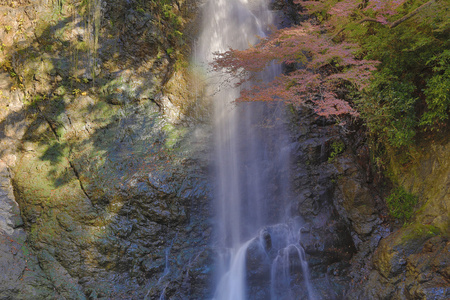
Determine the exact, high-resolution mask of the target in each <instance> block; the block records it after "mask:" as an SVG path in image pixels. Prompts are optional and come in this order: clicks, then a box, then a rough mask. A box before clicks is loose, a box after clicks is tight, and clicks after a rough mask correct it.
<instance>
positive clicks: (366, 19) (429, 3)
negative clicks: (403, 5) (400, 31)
mask: <svg viewBox="0 0 450 300" xmlns="http://www.w3.org/2000/svg"><path fill="white" fill-rule="evenodd" d="M437 1H439V0H430V1H428V2H426V3H424V4H422V5H421V6H419V7H418V8H416V9H415V10H413V11H412V12H410V13H409V14H407V15H405V16H403V17H402V18H400V19H398V20H397V21H395V22H388V23H385V22H382V21H380V20H377V19H373V18H364V19H362V20H359V21H358V22H356V23H355V24H362V23H366V22H373V23H380V24H383V25H387V26H388V27H389V28H395V27H397V26H398V25H400V24H401V23H403V22H405V21H406V20H409V19H410V18H412V17H414V16H415V15H417V14H418V13H419V12H420V11H422V10H424V9H425V8H427V7H429V6H430V5H432V4H434V3H435V2H437ZM347 25H348V24H347ZM347 25H346V26H344V27H343V28H341V29H340V30H339V31H338V32H336V33H335V34H334V35H333V36H332V37H331V40H333V39H334V38H335V37H337V36H338V35H339V34H341V33H342V32H343V31H344V30H345V29H347Z"/></svg>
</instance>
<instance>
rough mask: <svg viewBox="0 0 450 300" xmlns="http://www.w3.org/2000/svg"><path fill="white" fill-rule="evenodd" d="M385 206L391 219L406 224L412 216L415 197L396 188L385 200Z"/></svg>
mask: <svg viewBox="0 0 450 300" xmlns="http://www.w3.org/2000/svg"><path fill="white" fill-rule="evenodd" d="M386 204H387V206H388V209H389V214H390V215H391V217H393V218H396V219H398V220H400V221H402V222H406V221H408V220H409V219H410V218H411V217H412V215H413V214H414V207H415V206H416V204H417V197H416V196H414V195H413V194H410V193H408V192H407V191H405V189H404V188H403V187H398V188H396V189H394V191H393V192H392V193H391V194H390V195H389V196H388V197H387V198H386Z"/></svg>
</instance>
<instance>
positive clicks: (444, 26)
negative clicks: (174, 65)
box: [213, 0, 450, 145]
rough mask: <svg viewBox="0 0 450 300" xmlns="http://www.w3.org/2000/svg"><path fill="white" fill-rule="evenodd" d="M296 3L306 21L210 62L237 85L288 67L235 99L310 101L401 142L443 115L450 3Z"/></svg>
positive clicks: (447, 104)
mask: <svg viewBox="0 0 450 300" xmlns="http://www.w3.org/2000/svg"><path fill="white" fill-rule="evenodd" d="M294 3H296V4H299V5H301V6H302V8H303V9H302V11H303V12H302V13H303V14H306V15H307V17H306V18H304V19H306V20H307V21H304V22H303V23H301V24H298V25H296V26H294V27H290V28H284V29H280V30H277V31H275V32H273V33H271V34H270V35H269V36H267V37H265V38H262V39H261V41H260V42H259V43H258V44H256V45H254V46H253V47H251V48H249V49H247V50H243V51H238V50H235V49H230V50H229V51H227V52H225V53H217V59H216V60H215V62H214V63H213V67H214V68H215V69H216V70H223V71H225V72H227V73H228V74H231V75H232V76H235V77H237V78H239V79H240V80H239V82H238V84H242V83H243V82H246V81H248V80H253V82H254V80H257V79H258V74H259V72H261V71H262V70H264V69H265V68H267V67H268V66H269V65H271V64H273V63H274V62H275V63H277V64H280V65H282V66H284V67H285V68H284V69H285V71H284V72H283V73H282V74H281V75H279V76H278V77H276V78H275V79H274V80H273V81H271V82H261V83H260V84H252V87H251V88H247V89H244V90H243V92H242V93H241V97H240V98H239V99H238V101H286V102H288V103H293V104H302V105H304V104H307V105H311V106H312V107H313V108H314V110H315V111H316V113H317V114H319V115H323V116H339V115H343V114H346V115H351V116H358V115H361V116H362V117H363V118H364V119H365V120H366V122H367V124H368V126H369V127H370V129H372V130H373V131H377V132H378V131H380V133H379V134H380V136H381V135H383V132H384V138H385V139H386V140H389V141H390V142H391V143H395V142H396V143H398V144H399V145H402V144H405V143H408V142H409V141H411V138H412V137H413V136H414V132H415V131H416V130H417V128H418V127H420V126H428V127H429V128H431V127H433V126H436V124H437V123H436V122H434V121H432V120H434V119H436V118H437V119H438V120H439V122H440V125H439V124H438V126H441V125H442V122H445V121H446V120H448V111H449V108H450V96H448V94H449V93H448V88H447V90H446V89H445V85H446V84H447V83H450V77H449V75H450V74H449V73H450V72H448V71H446V70H447V69H448V68H447V66H449V67H450V61H449V60H448V55H447V54H446V53H449V52H448V51H450V50H449V48H450V47H449V46H450V45H449V28H450V26H449V25H450V23H449V20H450V13H449V9H450V8H449V6H450V5H449V3H448V1H446V0H428V1H425V0H385V1H382V0H342V1H339V0H318V1H301V0H294ZM299 13H300V12H299ZM433 78H434V79H433ZM433 85H434V86H435V87H434V88H432V86H433ZM431 89H432V90H431ZM436 89H438V91H440V92H439V93H438V94H439V95H436ZM350 94H351V95H352V98H353V99H352V100H354V101H351V102H352V104H350V103H349V102H348V101H346V99H347V100H348V99H349V98H350V97H349V95H350ZM430 95H433V96H432V98H433V99H431V96H430ZM389 97H392V99H389ZM436 99H439V100H436ZM436 101H438V102H439V103H436ZM354 103H356V105H354ZM371 114H372V115H371ZM373 114H375V115H376V118H374V117H373ZM383 126H384V127H383ZM405 128H406V129H407V130H409V133H408V132H406V131H404V129H405ZM402 130H403V131H402ZM411 132H412V134H410V133H411ZM377 134H378V133H377ZM396 139H397V141H394V140H396Z"/></svg>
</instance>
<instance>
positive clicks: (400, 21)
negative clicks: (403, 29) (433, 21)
mask: <svg viewBox="0 0 450 300" xmlns="http://www.w3.org/2000/svg"><path fill="white" fill-rule="evenodd" d="M437 1H438V0H430V1H428V2H426V3H424V4H422V5H421V6H419V7H418V8H416V9H415V10H413V11H412V12H410V13H409V14H407V15H406V16H404V17H403V18H400V19H398V20H397V21H395V22H392V23H390V24H389V28H394V27H397V26H398V25H400V24H401V23H403V22H405V21H406V20H408V19H410V18H412V17H413V16H415V15H417V13H418V12H420V11H421V10H423V9H425V8H427V7H428V6H430V5H431V4H433V3H435V2H437Z"/></svg>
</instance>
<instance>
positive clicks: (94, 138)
mask: <svg viewBox="0 0 450 300" xmlns="http://www.w3.org/2000/svg"><path fill="white" fill-rule="evenodd" d="M155 108H156V106H155V105H154V104H153V105H152V104H149V105H148V106H141V107H129V109H131V111H132V112H133V114H129V116H128V117H124V118H122V119H121V120H120V121H116V122H111V123H109V125H108V127H107V128H98V127H95V126H96V125H95V123H93V124H92V128H91V129H90V131H91V134H90V135H88V136H85V137H84V138H82V139H80V140H78V142H76V143H75V142H74V141H72V142H71V143H67V144H64V143H61V142H58V141H56V140H55V139H53V140H51V141H49V142H48V144H47V143H43V144H42V145H39V144H30V145H29V150H30V152H24V153H22V155H21V157H20V159H19V162H18V165H17V166H16V168H15V174H16V175H15V179H14V184H15V191H16V195H17V198H18V199H19V202H20V207H21V209H22V215H23V216H24V219H25V228H26V229H27V231H28V232H30V238H29V240H30V244H31V246H32V248H33V249H34V251H35V252H36V253H37V256H38V259H39V262H40V263H41V264H42V265H43V266H44V267H43V269H44V271H45V273H46V274H47V276H48V278H49V279H50V280H51V281H52V282H55V280H59V279H58V278H65V279H64V282H66V284H65V285H63V284H61V285H60V286H61V288H60V289H59V290H58V291H57V292H58V293H59V294H60V295H64V297H66V298H69V299H81V298H82V296H81V295H84V296H86V297H91V298H92V297H94V296H95V295H96V297H99V298H101V297H106V298H108V299H121V298H123V297H126V296H125V295H129V294H130V295H132V299H144V298H145V297H146V295H147V297H148V298H149V299H150V298H154V297H159V296H160V295H161V294H163V293H164V294H165V295H166V297H168V298H170V297H174V298H177V299H183V298H189V297H192V298H198V299H201V298H204V297H207V295H208V293H209V292H210V290H209V288H208V286H209V284H208V278H209V277H210V276H211V274H210V273H211V272H210V265H211V263H212V256H211V251H210V250H209V248H208V244H209V237H210V231H211V228H210V224H208V222H207V220H208V216H209V211H210V210H209V201H210V184H209V182H208V180H207V174H206V171H207V167H206V166H207V165H208V164H209V162H208V160H207V158H208V155H207V154H206V152H205V151H206V147H205V145H208V139H207V136H208V135H209V134H208V133H207V131H206V129H204V128H201V127H196V128H195V129H194V128H192V131H191V130H186V129H185V128H183V127H180V128H176V127H173V126H172V125H170V124H165V120H164V118H163V117H162V116H160V115H159V113H158V112H157V108H156V110H155ZM69 113H71V114H72V115H74V114H75V112H74V111H71V110H69ZM41 126H43V124H40V126H37V127H41ZM32 129H33V127H30V130H29V131H28V132H27V134H26V136H25V138H24V141H30V140H33V139H34V138H35V137H36V134H38V133H37V132H35V131H33V130H32ZM47 130H48V132H49V134H50V135H51V130H50V129H49V128H47ZM83 131H84V130H80V131H77V130H76V129H74V128H72V129H70V130H69V132H68V133H67V134H69V135H70V136H76V135H77V136H81V134H82V133H83ZM175 137H176V138H175ZM31 149H32V150H31ZM66 153H67V154H66ZM31 191H34V192H31ZM58 282H59V281H58Z"/></svg>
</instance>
